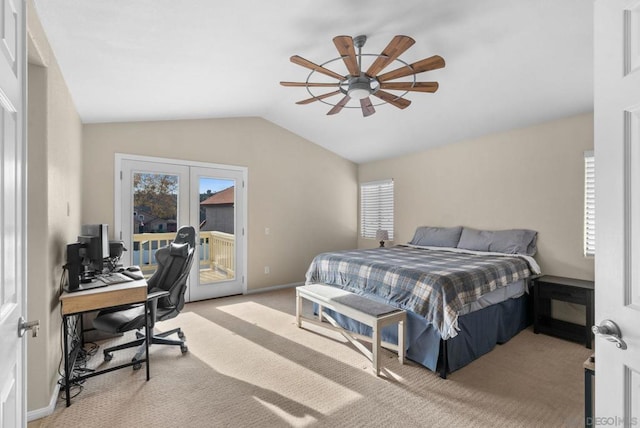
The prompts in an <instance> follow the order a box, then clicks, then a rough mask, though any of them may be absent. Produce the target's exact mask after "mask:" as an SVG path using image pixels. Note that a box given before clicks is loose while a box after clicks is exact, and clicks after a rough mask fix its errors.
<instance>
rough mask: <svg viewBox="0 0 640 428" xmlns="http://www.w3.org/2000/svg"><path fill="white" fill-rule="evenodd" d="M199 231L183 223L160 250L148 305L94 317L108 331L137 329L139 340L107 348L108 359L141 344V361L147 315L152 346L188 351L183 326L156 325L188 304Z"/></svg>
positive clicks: (126, 308)
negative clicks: (160, 327) (157, 329)
mask: <svg viewBox="0 0 640 428" xmlns="http://www.w3.org/2000/svg"><path fill="white" fill-rule="evenodd" d="M195 241H196V231H195V229H194V228H193V227H192V226H182V227H181V228H180V229H179V230H178V232H177V234H176V238H175V240H174V241H173V242H172V243H171V244H169V245H167V246H165V247H162V248H160V249H158V250H157V251H156V254H155V257H156V261H157V262H158V268H157V269H156V271H155V272H154V273H153V275H152V276H151V278H149V279H148V280H147V306H148V310H145V305H143V304H142V305H127V306H123V307H122V306H121V307H118V308H115V309H108V310H103V311H100V312H99V313H98V315H97V317H96V318H95V319H94V320H93V326H94V327H95V328H96V329H97V330H101V331H105V332H108V333H124V332H127V331H131V330H138V331H136V337H137V339H136V340H134V341H131V342H128V343H124V344H122V345H118V346H113V347H111V348H107V349H105V350H104V351H103V353H104V360H105V361H110V360H111V359H112V358H113V351H119V350H121V349H127V348H133V347H136V346H137V347H140V349H139V350H138V352H137V353H136V355H135V356H134V357H133V359H132V361H134V362H135V361H138V360H140V359H141V357H142V355H143V354H144V352H145V350H146V348H145V346H144V345H145V343H144V342H145V340H146V337H145V335H144V334H142V333H141V332H140V331H139V330H141V329H144V322H145V316H148V317H149V318H148V321H147V322H148V325H149V331H150V332H151V341H150V342H149V345H152V344H159V345H175V346H180V351H181V352H182V353H183V354H184V353H186V352H187V351H188V348H187V345H185V343H184V342H185V336H184V333H183V332H182V330H181V329H180V328H176V329H173V330H169V331H165V332H163V333H157V334H156V333H154V332H153V327H154V325H155V323H156V321H164V320H168V319H170V318H174V317H175V316H176V315H178V314H179V313H180V311H181V310H182V308H183V307H184V294H185V291H186V289H187V278H188V277H189V271H190V269H191V264H192V262H193V255H194V252H195ZM174 333H176V334H177V335H178V339H179V340H173V339H168V338H167V336H170V335H172V334H174ZM140 367H141V364H135V365H134V366H133V368H134V369H135V370H137V369H139V368H140Z"/></svg>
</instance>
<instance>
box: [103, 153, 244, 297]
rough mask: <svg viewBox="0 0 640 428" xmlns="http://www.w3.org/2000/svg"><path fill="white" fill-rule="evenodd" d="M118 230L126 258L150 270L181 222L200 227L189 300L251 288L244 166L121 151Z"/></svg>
mask: <svg viewBox="0 0 640 428" xmlns="http://www.w3.org/2000/svg"><path fill="white" fill-rule="evenodd" d="M115 163H116V188H117V189H119V192H116V201H115V202H116V203H115V207H116V212H115V219H116V220H115V233H114V236H115V237H116V238H119V239H121V240H122V241H123V242H124V246H125V248H127V251H125V252H124V253H123V257H122V263H123V264H125V265H138V266H140V267H141V269H142V272H143V273H144V274H145V276H149V275H151V274H152V273H153V272H154V271H155V269H156V268H157V265H156V262H155V257H154V255H155V252H156V251H157V250H158V248H161V247H163V246H164V245H167V244H168V243H170V242H171V240H172V239H173V238H174V237H175V233H176V231H177V229H179V228H180V226H183V225H191V226H193V227H194V228H195V229H196V231H197V232H198V239H197V245H196V247H197V248H196V254H195V257H194V263H193V267H192V270H191V274H190V275H189V283H188V288H187V293H186V300H187V301H196V300H202V299H209V298H214V297H222V296H228V295H232V294H240V293H244V292H245V291H246V288H245V274H244V272H245V271H246V269H245V259H246V257H245V254H246V253H245V248H246V245H245V242H246V237H245V230H246V225H245V218H246V212H245V206H246V205H245V184H246V169H245V168H241V167H233V166H225V165H212V164H204V163H196V162H185V161H179V160H172V159H160V158H150V157H141V156H133V155H122V154H117V155H116V162H115Z"/></svg>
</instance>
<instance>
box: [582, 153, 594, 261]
mask: <svg viewBox="0 0 640 428" xmlns="http://www.w3.org/2000/svg"><path fill="white" fill-rule="evenodd" d="M595 210H596V167H595V157H594V155H593V152H584V255H585V256H595V254H596V211H595Z"/></svg>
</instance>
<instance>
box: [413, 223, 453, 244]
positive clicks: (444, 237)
mask: <svg viewBox="0 0 640 428" xmlns="http://www.w3.org/2000/svg"><path fill="white" fill-rule="evenodd" d="M461 234H462V226H456V227H429V226H422V227H419V228H417V229H416V233H415V234H414V235H413V239H412V240H411V242H409V244H412V245H419V246H421V247H453V248H455V247H456V246H457V245H458V241H460V235H461Z"/></svg>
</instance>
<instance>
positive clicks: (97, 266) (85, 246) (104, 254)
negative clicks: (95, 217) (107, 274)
mask: <svg viewBox="0 0 640 428" xmlns="http://www.w3.org/2000/svg"><path fill="white" fill-rule="evenodd" d="M80 233H81V234H80V236H78V242H79V243H80V244H81V248H82V250H84V251H81V253H82V254H81V257H82V264H83V265H84V266H85V272H87V271H88V272H89V273H90V274H92V276H93V275H96V274H99V273H102V271H103V269H104V261H105V259H108V258H109V226H108V225H106V224H85V225H83V226H82V229H81V232H80Z"/></svg>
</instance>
